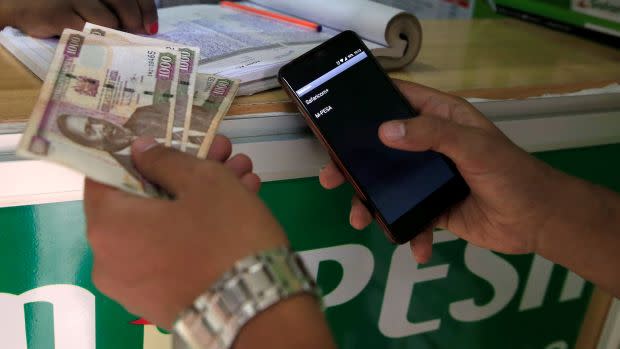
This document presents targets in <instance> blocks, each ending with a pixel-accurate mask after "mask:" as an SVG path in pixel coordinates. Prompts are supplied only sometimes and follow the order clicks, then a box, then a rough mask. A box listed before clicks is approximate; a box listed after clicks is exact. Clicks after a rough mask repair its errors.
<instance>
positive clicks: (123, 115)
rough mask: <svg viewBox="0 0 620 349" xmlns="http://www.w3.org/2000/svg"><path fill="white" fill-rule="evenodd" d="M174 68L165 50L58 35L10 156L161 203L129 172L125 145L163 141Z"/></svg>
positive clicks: (173, 54) (174, 59)
mask: <svg viewBox="0 0 620 349" xmlns="http://www.w3.org/2000/svg"><path fill="white" fill-rule="evenodd" d="M178 64H179V53H178V52H177V51H175V50H171V49H168V48H166V47H161V46H148V45H135V44H131V43H128V42H123V41H117V40H111V39H109V38H106V37H102V36H97V35H87V34H85V33H83V32H79V31H75V30H70V29H67V30H65V31H64V32H63V34H62V36H61V38H60V42H59V45H58V48H57V50H56V53H55V55H54V59H53V62H52V65H51V67H50V70H49V71H48V74H47V76H46V78H45V81H44V83H43V87H42V89H41V93H40V95H39V99H38V101H37V103H36V105H35V107H34V110H33V112H32V115H31V117H30V120H29V122H28V126H27V128H26V131H25V133H24V135H23V137H22V138H21V140H20V144H19V146H18V150H17V152H18V154H19V155H22V156H26V157H31V158H39V159H45V160H49V161H52V162H55V163H58V164H61V165H64V166H67V167H70V168H73V169H75V170H77V171H79V172H82V173H84V174H85V175H86V176H88V177H90V178H92V179H94V180H96V181H98V182H102V183H105V184H108V185H111V186H114V187H117V188H120V189H123V190H125V191H129V192H133V193H136V194H139V195H143V196H164V195H165V194H164V193H162V192H161V191H160V190H159V189H158V188H157V187H156V186H154V185H152V184H150V183H148V182H147V181H146V180H144V179H143V178H142V177H141V176H140V174H139V173H138V172H137V170H136V169H135V168H134V166H133V164H132V161H131V153H130V146H131V143H132V142H133V140H134V139H136V138H137V137H140V136H151V137H154V138H156V139H158V140H159V141H160V142H164V141H165V139H166V134H167V132H168V123H169V120H171V118H173V117H174V110H175V105H176V93H177V85H178V75H177V74H175V71H176V67H177V65H178ZM173 120H174V119H173Z"/></svg>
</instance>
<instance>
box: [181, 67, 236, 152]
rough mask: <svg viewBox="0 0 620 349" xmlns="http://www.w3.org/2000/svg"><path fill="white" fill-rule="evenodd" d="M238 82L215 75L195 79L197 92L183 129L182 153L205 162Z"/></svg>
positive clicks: (203, 75) (205, 75) (199, 76)
mask: <svg viewBox="0 0 620 349" xmlns="http://www.w3.org/2000/svg"><path fill="white" fill-rule="evenodd" d="M238 90H239V80H234V79H228V78H224V77H220V76H217V75H210V74H201V73H199V74H198V75H197V76H196V92H195V93H194V108H193V109H192V116H191V120H190V122H189V123H188V124H186V125H185V132H184V133H183V146H182V148H181V150H182V151H185V152H187V153H190V154H192V155H195V156H197V157H198V158H201V159H205V158H206V157H207V154H208V152H209V147H210V146H211V143H212V142H213V139H214V138H215V134H216V133H217V130H218V128H219V125H220V122H221V121H222V119H223V118H224V116H225V115H226V113H227V112H228V109H229V108H230V106H231V104H232V102H233V99H234V98H235V95H236V94H237V91H238Z"/></svg>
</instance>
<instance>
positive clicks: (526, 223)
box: [320, 82, 620, 295]
mask: <svg viewBox="0 0 620 349" xmlns="http://www.w3.org/2000/svg"><path fill="white" fill-rule="evenodd" d="M397 84H398V86H399V87H400V89H401V91H402V92H403V94H404V95H405V96H406V97H407V99H408V100H409V101H410V102H411V104H412V105H413V106H414V107H415V108H416V109H418V110H419V111H420V116H418V117H415V118H412V119H409V120H402V121H392V122H388V123H385V124H383V125H382V126H381V128H380V129H379V138H380V139H381V140H382V142H383V143H384V144H386V145H387V146H389V147H392V148H396V149H401V150H408V151H425V150H434V151H437V152H440V153H443V154H445V155H446V156H448V157H449V158H451V159H452V161H454V163H455V164H456V166H457V168H458V170H459V172H460V173H461V174H462V175H463V177H464V179H465V180H466V182H467V183H468V184H469V186H470V188H471V191H472V192H471V195H470V196H469V197H468V198H467V199H466V200H465V201H463V202H462V203H460V204H459V205H457V206H455V207H453V208H452V209H450V210H449V211H448V212H447V213H446V214H444V215H442V216H441V217H439V218H438V219H437V221H436V222H435V226H436V227H441V228H445V229H448V230H450V231H452V232H453V233H455V234H456V235H458V236H460V237H461V238H463V239H465V240H468V241H469V242H471V243H473V244H475V245H478V246H481V247H484V248H489V249H492V250H494V251H498V252H503V253H539V254H541V255H542V256H544V257H546V258H548V259H550V260H552V261H554V262H556V263H559V264H563V265H565V266H566V267H568V268H570V269H572V270H574V271H575V272H577V273H578V274H580V275H583V276H584V277H585V278H587V279H589V280H591V281H593V282H595V283H597V284H599V285H601V286H602V287H604V288H606V289H607V290H609V291H611V292H613V293H614V294H616V295H619V294H620V278H618V277H617V273H616V274H614V272H613V268H614V267H615V266H617V265H620V254H618V253H617V252H615V251H618V250H619V249H620V231H619V227H620V225H619V224H618V219H620V218H619V217H620V215H619V214H618V210H620V202H619V200H620V199H618V195H617V194H616V193H613V192H611V191H609V190H607V189H603V188H600V187H597V186H594V185H592V184H589V183H586V182H584V181H581V180H579V179H576V178H573V177H571V176H569V175H567V174H564V173H562V172H560V171H558V170H556V169H553V168H551V167H550V166H548V165H547V164H545V163H543V162H542V161H539V160H537V159H535V158H534V157H532V156H530V155H529V154H527V153H526V152H525V151H523V150H522V149H520V148H519V147H517V146H516V145H515V144H514V143H512V142H511V141H510V140H509V139H508V138H507V137H506V136H505V135H504V134H502V132H501V131H500V130H499V129H498V128H497V127H496V126H495V125H493V123H491V122H490V121H489V120H488V119H486V118H485V117H484V116H483V115H482V114H480V112H478V111H477V110H476V109H475V108H474V107H473V106H471V105H470V104H469V103H467V102H466V101H464V100H463V99H461V98H458V97H455V96H451V95H448V94H445V93H441V92H439V91H436V90H433V89H430V88H427V87H423V86H420V85H416V84H411V83H405V82H397ZM320 180H321V183H322V185H323V186H324V187H326V188H334V187H337V186H339V185H340V184H342V183H343V182H344V177H343V176H342V174H341V173H340V172H339V170H338V169H337V167H336V166H335V165H334V164H333V163H330V164H328V165H327V166H326V167H325V168H324V169H323V170H322V171H321V174H320ZM371 220H372V217H371V215H370V214H369V213H368V211H367V210H366V208H365V207H364V206H363V205H362V203H361V201H360V200H359V199H357V198H355V199H354V200H353V205H352V208H351V213H350V221H351V225H352V226H353V227H355V228H358V229H363V228H364V227H365V226H367V225H368V224H370V222H371ZM614 222H615V223H614ZM603 227H604V228H603ZM411 247H412V249H413V253H414V256H415V258H416V259H417V260H418V262H425V261H428V260H429V258H430V256H431V252H432V230H431V229H429V230H427V231H426V232H424V233H422V234H420V235H418V236H417V237H416V238H415V239H414V240H412V241H411Z"/></svg>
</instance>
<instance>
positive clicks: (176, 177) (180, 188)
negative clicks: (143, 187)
mask: <svg viewBox="0 0 620 349" xmlns="http://www.w3.org/2000/svg"><path fill="white" fill-rule="evenodd" d="M131 156H132V159H133V162H134V165H135V166H136V168H137V169H138V171H139V172H140V174H141V175H142V176H144V177H145V178H146V179H147V180H148V181H150V182H152V183H154V184H157V185H159V186H160V187H162V189H164V190H165V191H166V192H168V193H169V194H173V195H175V196H177V197H178V196H180V195H181V194H182V193H183V192H184V190H185V188H186V187H187V186H188V183H189V181H190V176H191V174H192V173H194V172H195V169H196V159H195V158H193V157H191V156H189V155H187V154H184V153H181V152H179V151H177V150H174V149H172V148H166V147H164V146H163V145H161V144H159V143H157V142H156V141H155V140H154V139H153V138H138V139H137V140H136V141H135V142H134V143H133V144H132V146H131Z"/></svg>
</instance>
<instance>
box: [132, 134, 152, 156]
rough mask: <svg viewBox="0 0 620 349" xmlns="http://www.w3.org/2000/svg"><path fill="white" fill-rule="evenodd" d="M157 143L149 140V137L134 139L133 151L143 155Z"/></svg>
mask: <svg viewBox="0 0 620 349" xmlns="http://www.w3.org/2000/svg"><path fill="white" fill-rule="evenodd" d="M157 144H158V143H157V142H156V141H155V139H154V138H149V137H141V138H138V139H136V140H135V141H134V142H133V146H132V147H133V150H135V151H136V152H138V153H144V152H145V151H147V150H149V149H151V148H153V147H154V146H156V145H157Z"/></svg>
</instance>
